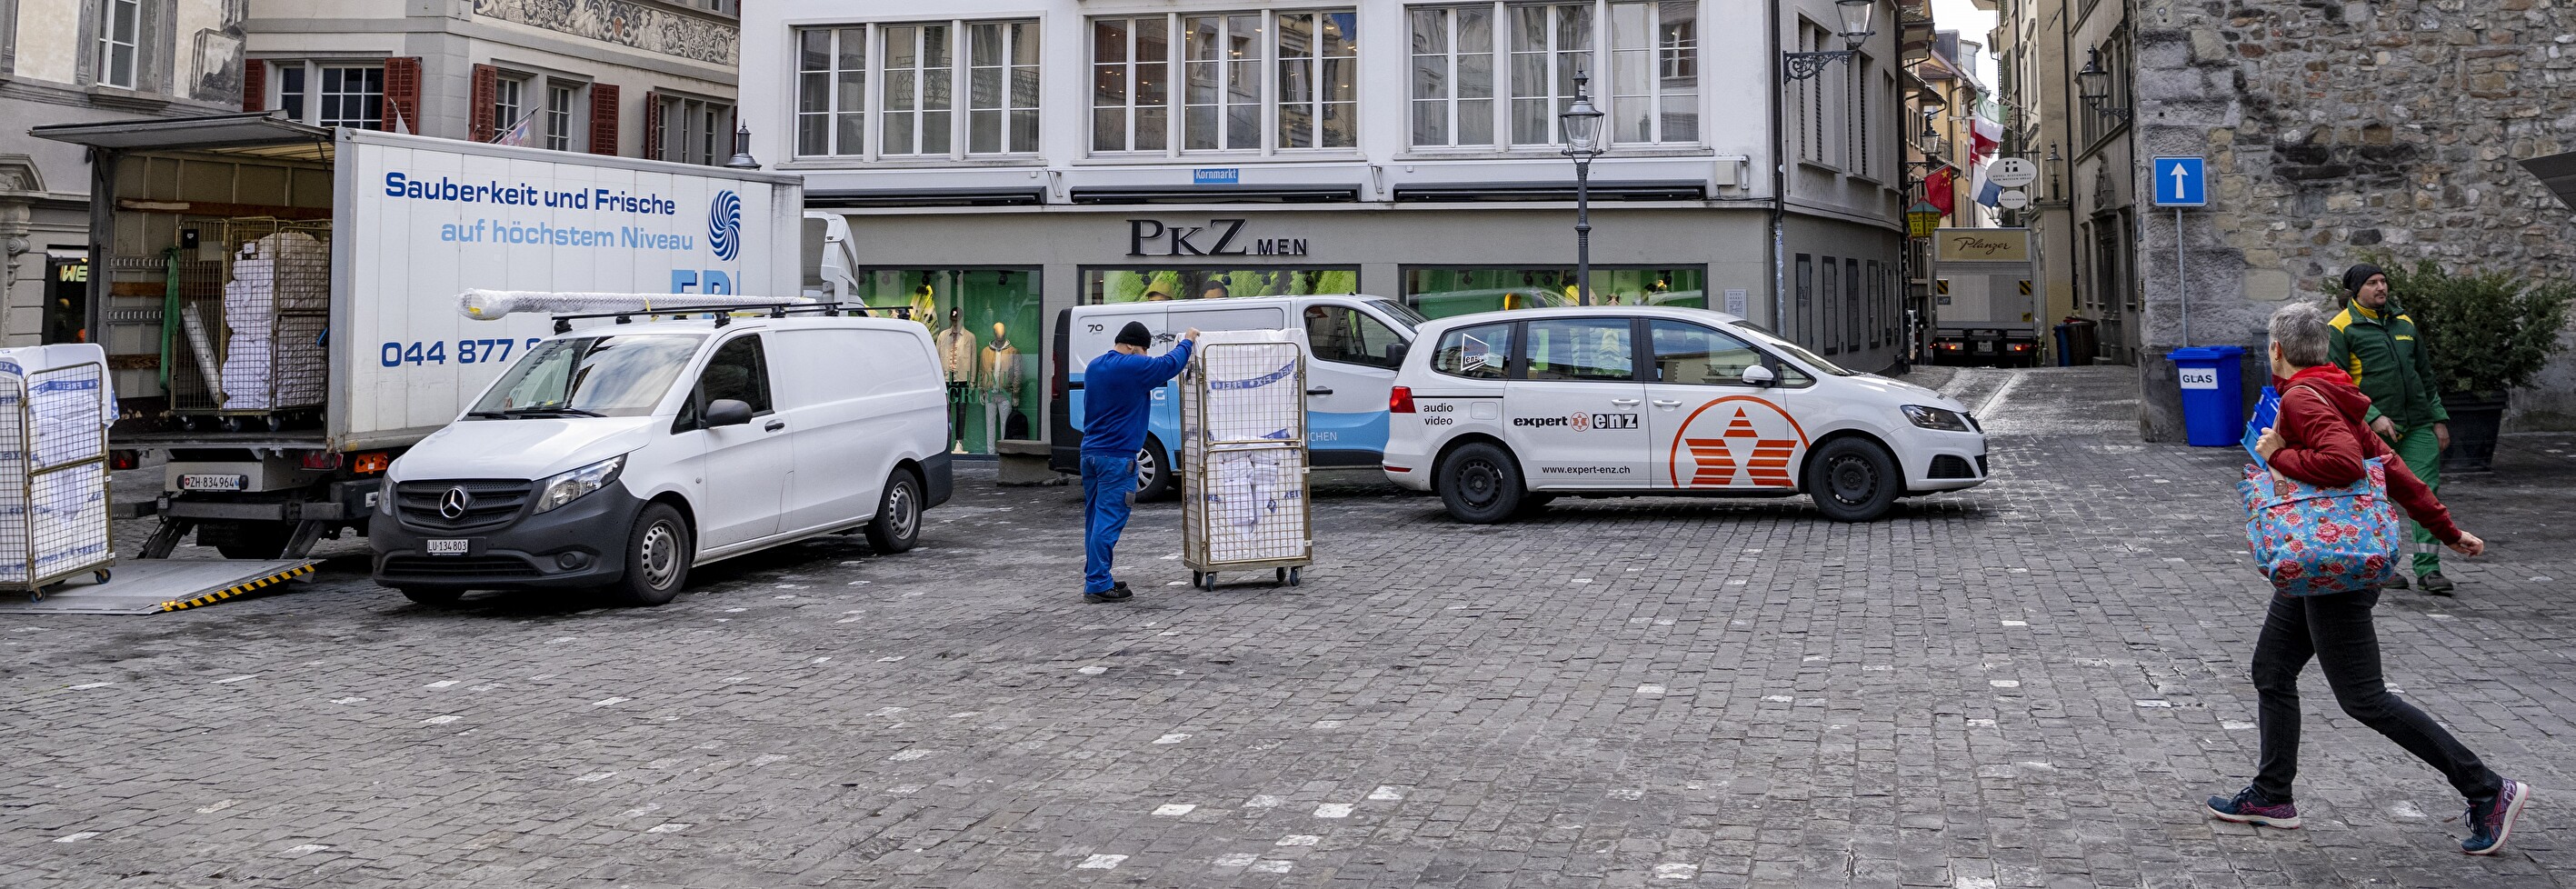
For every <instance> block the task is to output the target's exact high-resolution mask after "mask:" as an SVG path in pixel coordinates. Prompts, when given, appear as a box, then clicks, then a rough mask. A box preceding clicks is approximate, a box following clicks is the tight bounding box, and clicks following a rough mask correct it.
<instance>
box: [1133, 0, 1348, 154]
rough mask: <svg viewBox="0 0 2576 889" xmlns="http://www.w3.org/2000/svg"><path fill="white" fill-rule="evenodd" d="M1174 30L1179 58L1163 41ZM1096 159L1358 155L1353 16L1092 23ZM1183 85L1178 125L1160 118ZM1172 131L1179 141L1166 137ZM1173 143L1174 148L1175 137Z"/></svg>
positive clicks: (1303, 13) (1293, 14)
mask: <svg viewBox="0 0 2576 889" xmlns="http://www.w3.org/2000/svg"><path fill="white" fill-rule="evenodd" d="M1175 31H1177V32H1178V33H1179V34H1180V35H1181V40H1182V48H1181V52H1180V53H1179V56H1178V57H1177V58H1170V56H1171V55H1172V53H1171V52H1170V48H1169V46H1168V45H1167V42H1168V39H1167V37H1166V35H1169V34H1171V33H1174V32H1175ZM1091 33H1092V57H1091V62H1092V78H1093V84H1092V136H1091V145H1092V150H1093V151H1098V152H1111V151H1165V150H1167V149H1166V146H1168V145H1173V144H1177V145H1179V146H1180V148H1181V150H1184V151H1276V150H1292V151H1293V150H1298V149H1349V148H1353V147H1356V146H1357V145H1358V144H1359V121H1358V108H1359V104H1358V103H1359V84H1358V77H1359V58H1358V56H1359V44H1358V36H1359V21H1358V16H1357V14H1355V13H1354V12H1353V11H1351V10H1347V9H1340V10H1333V9H1327V10H1296V11H1289V12H1276V13H1273V12H1241V13H1225V14H1212V15H1191V16H1181V15H1170V16H1164V17H1159V18H1157V17H1133V18H1105V19H1093V20H1092V22H1091ZM1173 82H1178V83H1180V84H1182V93H1181V97H1180V99H1181V116H1180V119H1179V120H1178V121H1176V122H1175V121H1170V120H1169V119H1168V118H1167V115H1168V113H1169V112H1168V109H1169V108H1170V103H1171V96H1170V94H1169V91H1168V89H1166V88H1165V87H1164V86H1163V85H1164V84H1168V83H1173ZM1175 123H1177V130H1178V132H1177V133H1173V132H1172V131H1171V130H1167V129H1166V127H1172V126H1173V125H1174V124H1175ZM1173 135H1177V137H1178V140H1177V142H1175V141H1174V140H1173V139H1172V138H1170V137H1171V136H1173Z"/></svg>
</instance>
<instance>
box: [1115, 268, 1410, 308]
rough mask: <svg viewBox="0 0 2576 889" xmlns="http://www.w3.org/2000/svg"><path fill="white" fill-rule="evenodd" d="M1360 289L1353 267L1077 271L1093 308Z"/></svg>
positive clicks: (1313, 293)
mask: <svg viewBox="0 0 2576 889" xmlns="http://www.w3.org/2000/svg"><path fill="white" fill-rule="evenodd" d="M1359 290H1360V273H1359V270H1358V269H1355V268H1321V269H1224V268H1176V269H1175V268H1166V269H1152V268H1130V269H1102V268H1086V269H1083V271H1082V301H1083V302H1086V303H1094V304H1097V303H1132V302H1161V301H1164V300H1175V299H1223V298H1226V297H1232V296H1309V295H1319V294H1338V293H1358V292H1359Z"/></svg>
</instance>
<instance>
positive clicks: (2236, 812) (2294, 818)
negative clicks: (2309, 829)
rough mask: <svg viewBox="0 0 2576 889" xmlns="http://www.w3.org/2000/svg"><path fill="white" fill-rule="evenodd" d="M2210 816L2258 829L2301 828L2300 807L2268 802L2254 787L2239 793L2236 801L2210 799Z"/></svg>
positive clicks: (2217, 798)
mask: <svg viewBox="0 0 2576 889" xmlns="http://www.w3.org/2000/svg"><path fill="white" fill-rule="evenodd" d="M2209 814H2210V816H2211V817H2213V818H2217V819H2218V820H2220V821H2230V822H2234V823H2237V824H2252V825H2255V826H2258V827H2278V828H2281V829H2283V830H2296V829H2298V826H2299V807H2298V806H2295V805H2292V804H2289V803H2278V804H2275V803H2273V802H2271V801H2270V800H2266V799H2264V798H2263V794H2261V793H2260V792H2257V791H2256V790H2255V789H2254V787H2253V785H2247V786H2246V787H2245V789H2244V790H2239V791H2237V792H2236V798H2235V799H2228V798H2227V797H2223V796H2213V797H2210V798H2209Z"/></svg>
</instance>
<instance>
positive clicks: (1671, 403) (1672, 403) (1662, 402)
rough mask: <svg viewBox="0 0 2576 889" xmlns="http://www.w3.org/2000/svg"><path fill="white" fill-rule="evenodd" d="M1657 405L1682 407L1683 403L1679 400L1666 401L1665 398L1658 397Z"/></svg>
mask: <svg viewBox="0 0 2576 889" xmlns="http://www.w3.org/2000/svg"><path fill="white" fill-rule="evenodd" d="M1655 406H1656V407H1681V406H1682V403H1681V402H1679V401H1665V400H1663V399H1661V398H1658V399H1655Z"/></svg>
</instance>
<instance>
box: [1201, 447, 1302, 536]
mask: <svg viewBox="0 0 2576 889" xmlns="http://www.w3.org/2000/svg"><path fill="white" fill-rule="evenodd" d="M1207 461H1208V466H1207V473H1208V476H1207V477H1208V490H1207V491H1206V493H1205V494H1204V496H1205V497H1206V498H1207V500H1206V516H1207V551H1208V560H1209V561H1210V562H1254V561H1262V560H1266V559H1295V558H1303V557H1304V556H1305V555H1306V515H1305V508H1306V503H1305V496H1306V485H1305V479H1304V474H1305V469H1306V466H1305V462H1306V461H1305V452H1304V451H1302V450H1299V449H1295V448H1284V447H1249V448H1218V449H1214V450H1210V451H1209V452H1208V453H1207Z"/></svg>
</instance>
